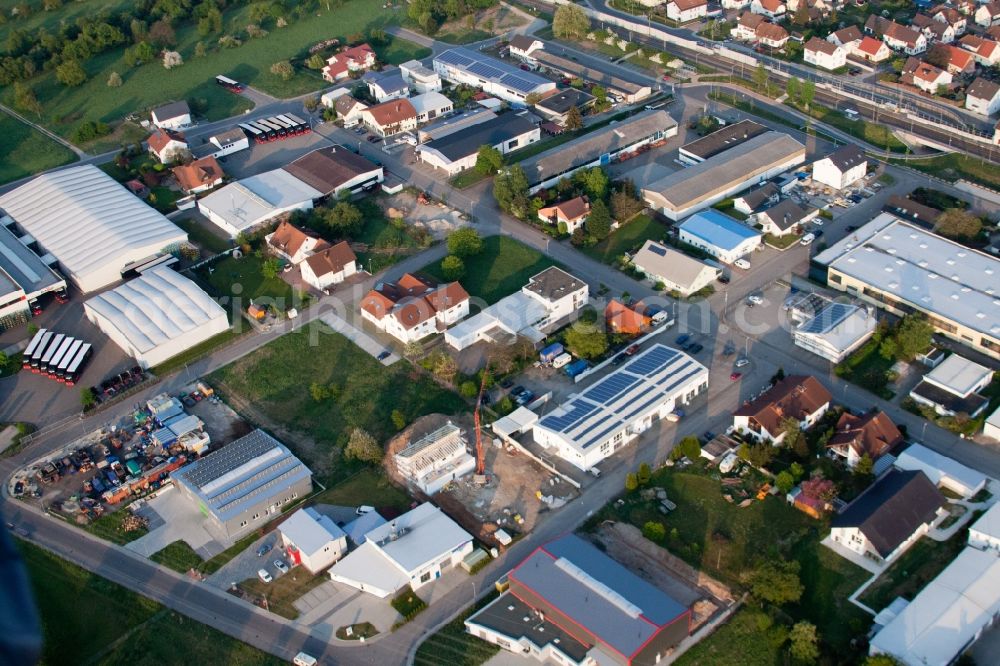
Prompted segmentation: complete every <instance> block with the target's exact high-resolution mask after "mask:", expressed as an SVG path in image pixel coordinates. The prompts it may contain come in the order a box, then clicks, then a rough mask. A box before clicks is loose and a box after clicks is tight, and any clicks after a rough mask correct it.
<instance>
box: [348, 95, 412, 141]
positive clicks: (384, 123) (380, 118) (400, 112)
mask: <svg viewBox="0 0 1000 666" xmlns="http://www.w3.org/2000/svg"><path fill="white" fill-rule="evenodd" d="M361 122H362V123H363V124H364V126H365V127H367V128H368V129H369V130H371V131H372V132H374V133H375V134H378V135H379V136H381V137H383V138H385V137H387V136H392V135H394V134H399V133H401V132H409V131H411V130H415V129H416V128H417V110H416V109H415V108H413V104H412V103H411V102H410V100H408V99H393V100H389V101H388V102H383V103H382V104H376V105H375V106H372V107H369V108H367V109H365V110H364V111H362V112H361Z"/></svg>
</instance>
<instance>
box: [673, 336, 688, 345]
mask: <svg viewBox="0 0 1000 666" xmlns="http://www.w3.org/2000/svg"><path fill="white" fill-rule="evenodd" d="M690 339H691V336H690V335H688V334H687V333H685V334H683V335H679V336H677V339H676V340H674V343H675V344H676V345H678V346H680V347H683V346H684V344H685V343H686V342H687V341H688V340H690Z"/></svg>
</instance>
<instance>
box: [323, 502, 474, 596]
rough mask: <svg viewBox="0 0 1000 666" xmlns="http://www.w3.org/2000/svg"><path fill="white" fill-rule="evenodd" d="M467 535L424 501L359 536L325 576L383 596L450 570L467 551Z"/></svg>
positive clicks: (418, 585)
mask: <svg viewBox="0 0 1000 666" xmlns="http://www.w3.org/2000/svg"><path fill="white" fill-rule="evenodd" d="M472 549H473V543H472V535H471V534H469V533H468V532H466V531H465V530H463V529H462V528H461V527H460V526H459V525H458V523H456V522H455V521H454V520H452V519H451V518H449V517H448V516H447V515H445V513H444V512H443V511H441V509H439V508H437V507H436V506H434V505H433V504H431V503H429V502H425V503H423V504H421V505H420V506H418V507H417V508H415V509H413V510H411V511H408V512H407V513H404V514H403V515H401V516H399V517H398V518H394V519H392V520H391V521H389V522H387V523H384V524H382V525H380V526H378V527H376V528H374V529H372V530H371V531H369V532H368V533H367V534H365V535H364V543H362V544H361V545H360V546H359V547H358V548H357V549H356V550H354V551H353V552H351V554H349V555H348V556H347V557H345V558H344V559H342V560H340V561H339V562H337V563H336V564H335V565H333V567H332V568H331V569H330V572H329V573H330V579H331V580H333V581H334V582H338V583H343V584H345V585H349V586H350V587H354V588H357V589H359V590H361V591H362V592H367V593H369V594H372V595H374V596H376V597H379V598H383V599H384V598H386V597H388V596H390V595H392V594H394V593H396V592H398V591H399V590H401V589H403V588H405V587H406V586H409V587H410V589H412V590H419V589H420V588H421V587H423V586H424V585H426V584H427V583H430V582H431V581H433V580H437V579H438V578H440V577H441V574H442V573H444V572H445V571H447V570H450V569H456V568H457V567H458V565H459V564H460V563H461V562H462V560H463V559H464V558H465V557H466V556H467V555H468V554H469V553H471V552H472Z"/></svg>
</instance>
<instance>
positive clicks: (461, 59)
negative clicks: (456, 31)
mask: <svg viewBox="0 0 1000 666" xmlns="http://www.w3.org/2000/svg"><path fill="white" fill-rule="evenodd" d="M435 59H436V60H440V61H441V62H443V63H445V64H448V65H453V66H455V67H461V68H463V69H465V70H466V71H468V72H469V73H471V74H475V75H476V76H480V77H482V78H484V79H489V80H491V81H495V82H497V83H500V84H502V85H505V86H507V87H508V88H511V89H513V90H516V91H518V92H521V93H524V94H526V95H527V94H528V93H530V92H532V91H533V90H534V89H535V88H537V87H538V86H540V85H542V84H545V83H548V80H547V79H543V78H542V77H540V76H537V75H535V74H531V73H530V72H523V71H521V70H520V69H516V68H514V67H513V66H511V65H508V64H507V63H505V62H502V61H500V60H497V59H495V58H490V57H489V56H485V55H482V54H480V53H476V52H475V51H470V50H468V49H465V48H462V47H458V48H454V49H449V50H447V51H445V52H444V53H442V54H441V55H439V56H436V58H435Z"/></svg>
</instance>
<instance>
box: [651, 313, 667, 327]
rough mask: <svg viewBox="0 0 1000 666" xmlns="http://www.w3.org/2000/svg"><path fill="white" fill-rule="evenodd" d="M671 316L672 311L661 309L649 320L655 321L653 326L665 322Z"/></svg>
mask: <svg viewBox="0 0 1000 666" xmlns="http://www.w3.org/2000/svg"><path fill="white" fill-rule="evenodd" d="M669 318H670V313H668V312H667V311H666V310H660V311H659V312H657V313H656V314H654V315H653V316H652V317H650V319H649V320H650V321H651V322H652V323H653V326H659V325H660V324H662V323H663V322H665V321H667V319H669Z"/></svg>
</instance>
